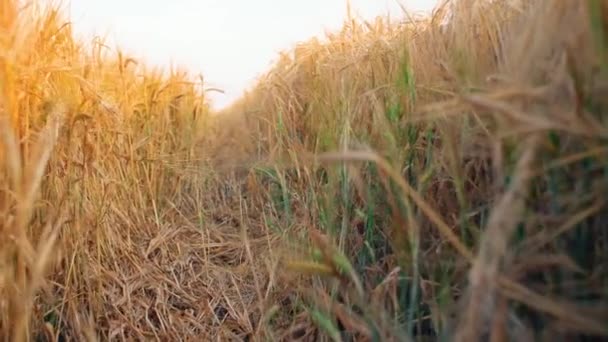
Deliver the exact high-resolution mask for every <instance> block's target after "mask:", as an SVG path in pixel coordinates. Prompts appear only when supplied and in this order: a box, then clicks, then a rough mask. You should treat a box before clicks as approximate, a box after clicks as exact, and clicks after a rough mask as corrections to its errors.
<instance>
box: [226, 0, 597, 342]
mask: <svg viewBox="0 0 608 342" xmlns="http://www.w3.org/2000/svg"><path fill="white" fill-rule="evenodd" d="M607 4H608V3H606V2H605V1H578V2H577V1H563V2H555V1H519V2H515V1H493V2H490V1H466V0H465V1H457V2H456V1H454V2H447V3H446V4H444V6H443V7H439V8H438V9H437V11H436V12H435V14H434V15H433V16H432V17H430V18H424V19H416V18H410V19H409V20H406V22H405V23H401V24H394V23H390V22H388V21H387V20H385V19H384V18H378V19H377V20H376V21H374V22H364V21H360V20H356V19H352V18H351V19H350V20H349V21H348V22H346V23H345V25H344V28H343V30H342V31H340V32H336V33H334V34H330V35H328V37H327V39H326V41H325V42H321V41H319V40H318V39H313V40H310V41H308V42H305V43H302V44H300V45H299V46H298V47H297V48H296V49H294V51H291V52H289V53H286V54H284V55H283V57H282V59H281V60H280V61H279V62H278V63H277V65H276V66H275V67H274V68H273V69H272V70H271V71H270V72H269V73H267V74H266V76H265V77H264V78H262V79H261V80H260V81H259V83H258V85H257V87H254V89H253V90H252V91H251V92H250V93H249V94H248V95H247V96H246V97H245V98H243V99H242V100H241V101H240V102H238V103H236V104H235V105H234V106H233V107H232V108H230V109H229V110H227V111H226V113H224V115H226V116H227V117H231V118H234V117H237V116H238V115H243V113H245V116H246V118H245V119H244V121H246V122H248V123H249V126H248V127H249V129H246V130H245V131H247V132H249V133H250V134H251V136H250V140H247V141H246V142H245V143H244V146H247V147H249V149H250V150H249V151H250V153H251V154H257V160H264V161H266V163H267V164H268V165H274V166H275V168H276V169H277V172H278V173H279V175H278V176H275V178H280V179H282V187H283V188H284V189H286V192H287V194H286V195H284V196H283V197H287V198H290V201H291V207H290V208H284V206H283V205H282V204H281V203H279V202H278V201H276V200H275V201H273V200H272V198H271V196H268V197H267V198H266V200H267V201H270V202H271V203H273V208H274V209H272V211H273V212H274V213H275V218H274V220H273V224H274V225H275V226H279V227H281V226H282V227H283V231H286V232H288V233H289V234H287V237H288V241H290V242H288V243H290V244H292V248H297V250H300V251H301V253H302V255H300V257H296V256H294V255H293V252H291V255H287V256H286V257H285V258H284V259H287V260H290V261H288V262H286V266H289V267H290V268H291V269H292V270H295V271H299V272H301V273H303V274H310V273H312V274H313V276H310V277H298V278H295V279H296V280H295V283H293V285H291V286H292V287H293V288H295V289H296V290H295V293H294V294H293V296H294V298H298V302H299V303H300V304H298V305H297V306H296V308H298V310H297V311H295V312H294V311H293V310H294V307H293V306H292V305H289V306H286V307H284V314H285V315H286V316H288V317H293V316H294V315H295V317H296V318H297V319H293V318H292V319H290V320H283V321H281V323H280V324H279V323H277V325H276V326H275V328H276V329H278V330H280V331H283V329H288V331H291V332H292V334H296V335H306V336H309V337H310V338H311V339H315V340H316V339H321V336H323V338H322V339H329V340H340V339H345V340H349V339H351V338H355V339H358V338H362V339H364V340H368V339H371V340H409V339H413V340H420V339H424V338H427V339H432V340H434V339H439V338H443V337H445V338H447V339H449V340H452V339H454V340H462V341H473V340H478V339H482V340H487V339H489V338H491V339H492V340H496V341H499V340H505V339H508V340H529V339H533V338H541V339H543V340H545V339H551V338H555V337H556V336H560V335H561V336H568V338H567V339H568V340H570V339H575V338H583V337H584V336H587V337H589V336H595V337H598V336H605V335H606V329H607V327H606V325H605V323H604V322H605V320H606V318H607V317H606V312H605V309H603V307H604V306H605V305H606V297H605V284H606V283H605V281H606V272H605V270H604V269H605V266H604V264H605V262H606V255H605V253H604V252H603V250H604V247H601V246H604V245H605V243H606V235H605V232H604V231H603V229H602V228H601V227H602V226H603V225H604V224H605V223H606V221H605V214H604V212H605V211H606V204H605V200H604V195H602V194H603V193H604V192H605V190H606V174H605V172H606V171H605V169H606V168H605V158H606V147H605V139H606V136H605V135H606V128H605V118H604V110H605V109H604V104H603V102H605V101H604V100H602V98H603V97H604V96H605V95H606V92H605V87H604V85H602V84H603V83H604V82H605V81H606V80H605V75H604V73H603V71H602V69H603V65H604V57H603V51H604V49H605V47H604V40H605V39H604V36H603V35H604V31H605V25H604V21H605V20H606V19H607V17H606V12H605V8H606V6H607ZM447 15H449V16H450V18H451V19H450V20H449V21H448V20H446V18H447V17H446V16H447ZM229 131H230V130H229V128H228V129H226V131H225V132H229ZM238 132H239V133H238V134H239V136H240V137H241V138H242V137H243V135H242V134H241V133H240V132H241V131H238ZM225 134H228V133H225ZM281 174H282V176H281ZM268 210H271V209H268ZM288 213H289V216H290V217H289V220H287V218H286V217H285V214H288ZM294 215H295V216H296V217H295V218H294V217H293V216H294ZM293 222H296V223H293ZM294 226H295V227H294ZM328 276H329V277H328ZM309 324H310V325H309ZM313 327H314V328H313ZM290 329H291V330H290ZM312 336H315V337H314V338H312ZM291 337H292V338H293V337H294V335H291Z"/></svg>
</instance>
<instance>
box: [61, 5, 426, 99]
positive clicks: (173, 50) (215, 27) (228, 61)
mask: <svg viewBox="0 0 608 342" xmlns="http://www.w3.org/2000/svg"><path fill="white" fill-rule="evenodd" d="M65 1H66V2H67V3H69V9H70V15H71V20H72V22H73V25H74V29H75V31H76V33H77V34H78V35H80V36H81V37H83V38H84V37H92V35H93V34H99V35H102V36H105V35H106V34H108V36H107V37H108V38H110V39H112V40H113V41H114V42H116V43H118V44H119V46H120V47H121V48H122V49H123V50H125V51H126V52H128V53H130V54H131V55H134V56H135V57H139V58H141V57H144V58H145V61H146V62H148V63H153V64H156V65H159V66H169V65H170V64H171V63H173V64H174V65H178V66H183V67H186V68H187V69H188V70H189V71H190V72H191V73H192V74H198V73H202V74H203V75H204V77H205V81H206V83H207V86H208V87H217V88H220V89H222V90H224V91H225V93H224V94H220V93H215V92H213V93H209V96H210V97H211V98H212V101H213V103H214V107H216V108H218V109H219V108H221V107H223V106H225V105H227V104H229V103H230V102H231V101H233V100H235V99H236V98H238V97H239V96H240V95H241V94H242V92H243V91H244V90H245V89H246V88H247V87H248V86H250V85H251V83H252V81H253V80H255V78H256V77H257V76H258V75H259V74H261V73H263V72H265V71H267V70H268V69H269V67H270V66H271V63H272V62H273V61H274V60H275V59H276V57H277V56H278V53H279V52H280V51H283V50H285V49H289V48H291V47H292V46H294V44H295V43H297V42H298V41H302V40H307V39H309V38H311V37H312V36H315V35H323V34H324V32H325V30H326V29H327V30H336V29H338V28H340V26H341V24H342V22H343V21H344V19H345V18H346V0H174V1H172V2H171V1H167V0H65ZM397 1H401V3H402V5H403V6H404V7H405V8H407V9H408V10H411V11H414V12H430V10H432V8H433V7H434V6H435V5H436V3H437V0H351V6H352V9H353V11H354V12H355V13H356V14H358V15H360V16H361V17H363V18H364V19H373V18H374V17H376V16H378V15H382V14H386V13H391V14H392V15H393V16H396V17H401V16H402V11H401V9H400V7H399V4H398V2H397ZM65 7H67V6H66V5H64V8H65Z"/></svg>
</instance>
